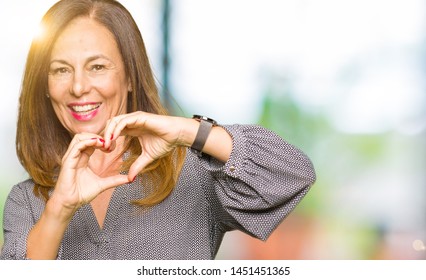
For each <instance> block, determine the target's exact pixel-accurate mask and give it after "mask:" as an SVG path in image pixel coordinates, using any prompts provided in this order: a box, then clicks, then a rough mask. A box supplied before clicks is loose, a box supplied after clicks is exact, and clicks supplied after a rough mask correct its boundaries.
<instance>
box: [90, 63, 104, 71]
mask: <svg viewBox="0 0 426 280" xmlns="http://www.w3.org/2000/svg"><path fill="white" fill-rule="evenodd" d="M104 69H105V66H104V65H100V64H96V65H93V66H92V71H95V72H97V71H102V70H104Z"/></svg>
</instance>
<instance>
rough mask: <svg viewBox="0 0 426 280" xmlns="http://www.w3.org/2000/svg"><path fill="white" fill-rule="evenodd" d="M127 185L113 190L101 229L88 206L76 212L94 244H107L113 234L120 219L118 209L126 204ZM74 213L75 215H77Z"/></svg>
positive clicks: (90, 207)
mask: <svg viewBox="0 0 426 280" xmlns="http://www.w3.org/2000/svg"><path fill="white" fill-rule="evenodd" d="M127 187H128V184H125V185H122V186H118V187H116V188H115V189H114V191H113V193H112V196H111V200H110V201H109V204H108V208H107V212H106V216H105V220H104V224H103V227H102V228H101V227H100V225H99V223H98V220H97V219H96V216H95V212H94V211H93V208H92V206H91V205H90V204H86V205H84V206H83V207H81V209H80V211H77V213H78V214H79V215H81V218H82V220H83V221H84V224H85V225H86V231H87V234H88V236H89V239H90V240H91V241H92V242H94V243H102V242H109V241H110V240H111V238H112V235H113V233H114V227H115V225H116V223H117V221H118V219H119V217H120V213H121V212H122V211H120V209H121V208H122V206H123V203H125V202H126V188H127ZM77 213H76V214H77Z"/></svg>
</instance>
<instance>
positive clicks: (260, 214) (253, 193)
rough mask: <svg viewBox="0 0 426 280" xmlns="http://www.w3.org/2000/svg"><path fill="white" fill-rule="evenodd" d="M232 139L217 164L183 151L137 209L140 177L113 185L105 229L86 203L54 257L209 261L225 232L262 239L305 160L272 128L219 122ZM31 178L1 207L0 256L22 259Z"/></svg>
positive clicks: (277, 219)
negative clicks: (178, 167) (165, 192)
mask: <svg viewBox="0 0 426 280" xmlns="http://www.w3.org/2000/svg"><path fill="white" fill-rule="evenodd" d="M223 127H224V128H225V129H226V130H227V131H228V132H229V133H230V134H231V136H232V138H233V150H232V153H231V156H230V159H229V160H228V161H227V162H226V163H225V164H223V163H220V162H219V161H217V160H215V159H214V158H212V157H210V156H208V155H204V156H202V157H198V156H196V155H195V154H194V153H192V152H188V153H187V158H186V161H185V164H184V167H183V169H182V172H181V175H180V177H179V181H178V183H177V185H176V187H175V189H174V191H173V192H172V193H171V195H170V196H169V197H168V198H166V199H165V200H164V201H163V202H161V203H160V204H158V205H156V206H153V207H151V208H149V209H145V210H141V209H140V208H139V207H138V206H135V205H133V204H131V203H130V201H132V200H135V199H138V198H140V197H141V195H142V193H143V189H144V186H143V180H141V179H140V178H138V179H136V180H135V181H134V182H132V183H129V184H125V185H122V186H119V187H117V188H116V189H115V190H114V193H113V195H112V198H111V201H110V205H109V207H108V211H107V214H106V218H105V222H104V226H103V227H102V228H100V227H99V225H98V222H97V220H96V217H95V215H94V212H93V210H92V208H91V206H90V204H87V205H84V206H83V207H81V208H80V209H79V210H78V211H77V212H76V213H75V216H74V217H73V219H72V220H71V222H70V224H69V226H68V229H67V230H66V232H65V235H64V237H63V240H62V243H61V246H60V249H59V253H58V259H77V260H83V259H109V260H112V259H175V260H181V259H214V258H215V256H216V253H217V251H218V249H219V246H220V244H221V242H222V238H223V236H224V234H225V233H226V232H227V231H230V230H241V231H243V232H245V233H247V234H249V235H251V236H254V237H256V238H259V239H262V240H265V239H267V237H268V236H269V235H270V234H271V233H272V231H273V230H274V229H275V228H276V227H277V226H278V225H279V224H280V223H281V222H282V221H283V219H284V218H285V217H286V216H287V215H288V214H289V213H290V212H291V211H292V210H293V209H294V208H295V207H296V205H297V204H298V203H299V202H300V200H301V199H302V198H303V197H304V196H305V194H306V193H307V191H308V190H309V188H310V186H311V185H312V184H313V183H314V181H315V171H314V168H313V166H312V163H311V161H310V160H309V159H308V158H307V156H306V155H305V154H303V153H302V152H301V151H300V150H298V149H297V148H295V147H294V146H292V145H290V144H288V143H287V142H285V141H284V140H283V139H281V138H280V137H279V136H277V135H276V134H275V133H273V132H271V131H269V130H267V129H265V128H262V127H259V126H255V125H228V126H223ZM33 186H34V184H33V182H32V180H31V179H29V180H26V181H24V182H21V183H19V184H17V185H15V186H13V188H12V190H11V192H10V194H9V196H8V198H7V200H6V204H5V209H4V225H3V228H4V239H5V240H4V246H3V248H2V251H1V256H0V258H1V259H25V258H26V240H27V236H28V233H29V231H30V230H31V228H32V227H33V226H34V224H35V223H36V222H37V220H38V219H39V218H40V215H41V213H42V212H43V209H44V202H43V201H42V200H41V199H39V198H37V197H36V196H34V194H33Z"/></svg>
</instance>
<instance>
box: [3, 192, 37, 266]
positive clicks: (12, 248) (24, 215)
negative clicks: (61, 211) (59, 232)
mask: <svg viewBox="0 0 426 280" xmlns="http://www.w3.org/2000/svg"><path fill="white" fill-rule="evenodd" d="M33 225H34V220H33V215H32V214H31V211H30V207H29V203H28V201H27V199H26V195H25V191H24V190H23V188H22V187H21V186H19V185H16V186H14V187H13V188H12V190H11V192H10V193H9V195H8V197H7V199H6V203H5V207H4V213H3V232H4V244H3V248H2V251H1V255H0V259H11V260H13V259H14V260H23V259H26V252H27V236H28V233H29V232H30V230H31V228H32V226H33Z"/></svg>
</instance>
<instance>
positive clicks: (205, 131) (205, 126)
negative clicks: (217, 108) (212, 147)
mask: <svg viewBox="0 0 426 280" xmlns="http://www.w3.org/2000/svg"><path fill="white" fill-rule="evenodd" d="M193 119H195V120H197V121H199V122H200V126H199V128H198V132H197V135H196V136H195V140H194V143H193V144H192V146H191V150H192V151H193V152H194V153H196V154H197V155H198V156H202V152H201V151H202V150H203V147H204V145H205V144H206V141H207V137H209V134H210V131H211V129H212V127H213V126H215V125H217V123H216V121H215V120H213V119H210V118H208V117H204V116H200V115H194V116H193Z"/></svg>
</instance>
